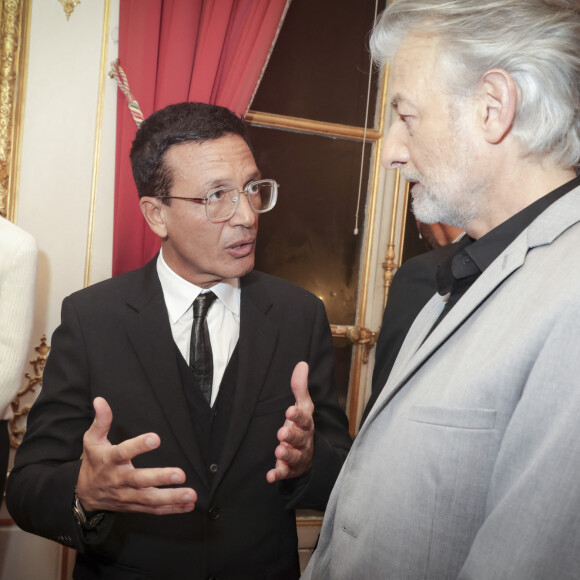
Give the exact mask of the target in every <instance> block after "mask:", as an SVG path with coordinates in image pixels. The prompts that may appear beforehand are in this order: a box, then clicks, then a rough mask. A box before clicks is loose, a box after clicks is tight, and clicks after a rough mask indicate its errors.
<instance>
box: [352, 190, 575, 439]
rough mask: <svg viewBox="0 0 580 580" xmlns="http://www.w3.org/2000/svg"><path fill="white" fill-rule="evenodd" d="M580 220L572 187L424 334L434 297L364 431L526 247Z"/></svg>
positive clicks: (435, 308)
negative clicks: (435, 326)
mask: <svg viewBox="0 0 580 580" xmlns="http://www.w3.org/2000/svg"><path fill="white" fill-rule="evenodd" d="M579 221H580V188H576V189H574V190H572V191H571V192H570V193H568V194H566V195H564V196H563V197H562V198H560V199H559V200H557V201H555V202H554V203H553V204H552V205H551V206H550V207H549V208H548V209H546V210H545V211H544V212H543V213H542V214H541V215H540V216H538V218H536V219H535V220H534V221H533V222H532V223H531V224H530V225H529V226H528V227H527V228H526V229H525V230H524V231H523V232H522V233H521V234H520V235H519V236H518V237H517V238H516V239H515V240H514V241H513V242H512V243H511V244H510V245H509V246H508V247H507V248H506V250H505V251H504V252H502V254H500V256H498V258H497V259H496V260H494V262H493V263H492V264H491V265H490V266H489V267H488V268H487V269H486V270H485V272H483V273H482V274H481V276H480V277H479V278H478V279H477V280H476V281H475V283H474V284H473V285H472V286H471V287H470V288H469V290H468V291H467V292H466V293H465V295H464V296H462V298H461V299H460V300H459V301H458V302H457V304H456V305H455V306H454V307H453V308H452V309H451V311H450V312H449V313H448V314H447V316H445V318H444V319H443V320H442V321H441V323H440V324H439V325H438V326H437V328H435V330H433V332H432V333H431V334H430V335H429V336H427V335H428V333H429V330H430V329H431V328H432V326H433V324H434V323H435V321H436V320H437V318H438V316H439V314H440V313H441V311H442V310H443V307H444V305H445V304H444V299H442V297H441V296H439V295H435V296H434V297H433V298H432V299H431V300H430V301H429V302H428V303H427V305H426V306H425V307H424V308H423V310H422V311H421V312H420V313H419V315H418V316H417V318H416V319H415V322H414V323H413V325H412V326H411V328H410V330H409V333H408V334H407V337H406V338H405V342H404V343H403V346H402V347H401V352H400V354H399V356H398V357H397V360H396V361H395V365H394V367H393V370H392V371H391V374H390V376H389V379H388V380H387V384H386V385H385V388H384V389H383V391H382V392H381V394H380V395H379V397H378V399H377V402H376V404H375V405H374V407H373V409H372V411H371V413H370V414H369V416H368V418H367V420H366V421H365V423H364V425H363V429H364V428H365V427H366V426H367V425H369V424H370V423H372V421H373V419H374V418H375V417H376V416H377V414H378V413H379V412H380V411H381V410H382V409H383V408H384V407H385V405H387V404H388V403H389V401H390V400H391V399H392V398H393V397H394V396H395V395H396V394H397V393H398V392H399V390H400V389H401V388H403V387H404V385H405V384H406V382H407V381H408V380H409V379H410V378H411V377H412V375H413V374H414V373H415V372H416V371H417V370H418V369H419V368H420V367H421V365H422V364H423V363H424V362H425V361H426V360H427V359H428V358H429V357H431V356H432V355H433V354H434V353H435V352H436V351H437V350H439V348H441V346H442V345H444V343H445V342H446V340H447V339H448V338H449V337H450V336H451V335H452V334H453V333H454V332H455V331H456V330H457V329H458V328H459V327H460V326H461V325H462V324H463V323H464V322H465V321H467V319H468V318H469V317H470V316H471V315H472V314H473V313H474V312H475V311H476V310H477V309H478V308H479V307H480V306H481V304H483V302H485V300H486V299H487V298H488V297H489V296H490V295H491V294H492V293H493V292H494V291H495V290H496V289H497V288H498V287H499V286H500V284H501V283H502V282H503V281H504V280H506V279H507V278H508V277H509V276H510V275H511V274H512V273H513V272H515V271H516V270H517V269H519V268H520V267H521V266H523V264H524V262H525V260H526V256H527V254H528V252H529V250H530V249H532V248H535V247H538V246H542V245H546V244H551V243H552V242H553V241H554V240H555V239H556V238H558V237H559V236H560V235H561V234H562V233H563V232H564V231H566V230H567V229H568V228H569V227H571V226H572V225H574V224H576V223H578V222H579ZM426 336H427V338H425V337H426Z"/></svg>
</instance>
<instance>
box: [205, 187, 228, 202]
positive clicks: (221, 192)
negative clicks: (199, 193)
mask: <svg viewBox="0 0 580 580" xmlns="http://www.w3.org/2000/svg"><path fill="white" fill-rule="evenodd" d="M227 191H228V190H227V189H214V191H212V192H211V194H210V195H209V197H208V200H209V201H210V202H216V201H221V200H223V199H224V198H225V197H226V194H227Z"/></svg>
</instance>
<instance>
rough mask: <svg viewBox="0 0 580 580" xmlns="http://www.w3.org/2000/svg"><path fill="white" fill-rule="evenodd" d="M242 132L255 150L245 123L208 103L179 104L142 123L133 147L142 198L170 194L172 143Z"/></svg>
mask: <svg viewBox="0 0 580 580" xmlns="http://www.w3.org/2000/svg"><path fill="white" fill-rule="evenodd" d="M225 135H239V136H240V137H242V139H244V141H245V142H246V143H247V144H248V147H250V150H251V149H252V147H251V144H250V141H249V138H248V134H247V129H246V124H245V123H244V121H242V120H241V119H240V118H239V117H237V116H236V115H235V114H234V113H233V112H232V111H230V110H229V109H226V108H225V107H219V106H217V105H207V104H205V103H178V104H176V105H169V106H168V107H165V108H164V109H160V110H159V111H156V112H155V113H153V114H152V115H151V116H149V117H148V118H147V119H145V121H143V122H142V123H141V126H140V127H139V130H138V131H137V135H136V136H135V140H134V141H133V146H132V147H131V166H132V168H133V178H134V179H135V184H136V185H137V191H138V192H139V197H143V196H150V197H167V196H168V195H169V192H170V190H171V187H172V185H173V176H172V174H171V170H170V169H169V168H168V167H167V166H166V165H165V160H164V158H165V153H166V151H167V150H168V149H169V148H170V147H171V146H172V145H177V144H179V143H188V142H191V141H195V142H199V143H201V142H203V141H209V140H211V139H219V138H220V137H223V136H225Z"/></svg>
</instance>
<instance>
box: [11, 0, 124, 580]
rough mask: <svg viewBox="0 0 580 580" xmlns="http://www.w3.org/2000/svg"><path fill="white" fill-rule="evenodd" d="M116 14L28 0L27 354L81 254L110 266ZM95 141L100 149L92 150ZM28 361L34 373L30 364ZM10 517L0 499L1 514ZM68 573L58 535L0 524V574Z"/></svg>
mask: <svg viewBox="0 0 580 580" xmlns="http://www.w3.org/2000/svg"><path fill="white" fill-rule="evenodd" d="M106 9H108V14H109V19H108V23H107V27H105V13H106ZM118 15H119V0H82V2H81V3H80V4H78V5H77V6H76V8H75V9H74V12H73V13H72V14H71V16H70V19H69V20H68V21H67V19H66V16H65V13H64V10H63V6H62V5H61V3H60V2H59V1H58V0H33V1H32V12H31V21H30V45H29V57H28V76H27V85H26V95H25V98H26V100H25V108H24V117H23V125H22V130H23V136H22V151H21V164H20V188H19V193H18V203H17V208H18V211H17V215H16V218H15V221H16V223H18V224H19V225H20V226H21V227H22V228H24V229H25V230H27V231H28V232H30V233H31V234H33V235H34V236H35V238H36V240H37V242H38V247H39V262H38V264H39V267H38V283H37V300H36V310H35V324H34V330H33V334H32V340H31V347H30V357H29V358H30V359H33V358H35V357H36V356H37V353H36V352H35V351H34V347H35V346H37V345H39V344H40V338H41V336H42V335H43V334H44V335H46V337H47V342H48V344H50V337H51V335H52V332H53V331H54V329H55V328H56V326H57V325H58V323H59V321H60V306H61V302H62V299H63V298H64V297H65V296H66V295H68V294H70V293H71V292H74V291H76V290H79V289H80V288H82V287H83V285H84V283H85V273H86V270H87V261H89V263H90V265H91V267H90V270H89V271H88V275H89V281H90V283H93V282H96V281H98V280H102V279H105V278H108V277H109V276H110V273H111V262H112V227H113V188H114V160H115V117H116V97H117V89H116V84H115V82H114V81H113V80H112V79H110V78H109V77H108V76H106V77H105V80H104V83H102V82H101V80H100V79H101V75H103V74H105V75H106V73H107V72H108V70H109V69H110V64H111V62H112V61H114V60H115V59H116V57H117V51H118V46H117V37H118ZM105 31H108V34H106V36H104V32H105ZM103 46H106V47H107V52H106V53H105V54H103ZM103 67H104V68H103ZM101 89H102V90H101ZM100 104H101V105H102V118H101V121H100V122H99V119H98V115H97V113H98V111H99V105H100ZM97 144H98V145H99V147H98V148H97ZM96 149H100V155H99V157H98V160H97V158H96V157H95V152H96ZM97 161H98V163H97ZM94 171H96V178H95V180H94V179H93V172H94ZM93 183H94V184H95V185H96V187H95V188H93ZM93 189H94V191H95V194H96V196H95V197H94V212H93V215H94V219H93V226H94V230H93V239H92V241H90V240H88V234H89V218H90V215H91V199H92V191H93ZM26 371H27V372H31V373H33V370H32V367H30V368H27V369H26ZM25 382H26V380H25V379H24V378H23V383H25ZM47 501H50V498H47ZM8 518H9V516H8V514H7V512H6V508H5V507H3V508H2V512H1V514H0V520H2V522H1V523H3V524H6V521H7V519H8ZM65 568H66V566H65ZM69 576H70V566H69V570H68V573H67V574H66V575H65V574H63V559H62V550H61V548H60V547H59V546H58V545H57V544H55V543H53V542H50V541H48V540H44V539H42V538H37V537H35V536H32V535H30V534H26V533H24V532H22V531H20V530H18V529H17V528H16V527H15V526H9V525H2V526H0V580H19V579H23V580H24V579H26V580H29V579H31V578H34V579H35V580H62V578H65V577H69Z"/></svg>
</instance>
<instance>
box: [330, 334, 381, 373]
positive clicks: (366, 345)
mask: <svg viewBox="0 0 580 580" xmlns="http://www.w3.org/2000/svg"><path fill="white" fill-rule="evenodd" d="M330 330H331V331H332V336H334V337H336V338H346V339H347V340H348V341H349V342H350V343H351V344H359V345H361V346H362V347H363V349H364V350H363V363H364V364H366V363H368V362H369V353H370V352H371V349H372V348H373V346H374V344H375V342H377V337H378V333H376V332H373V331H372V330H369V329H368V328H364V327H362V326H350V325H349V326H342V325H339V324H331V325H330Z"/></svg>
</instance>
